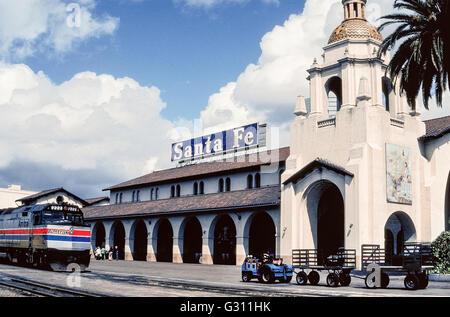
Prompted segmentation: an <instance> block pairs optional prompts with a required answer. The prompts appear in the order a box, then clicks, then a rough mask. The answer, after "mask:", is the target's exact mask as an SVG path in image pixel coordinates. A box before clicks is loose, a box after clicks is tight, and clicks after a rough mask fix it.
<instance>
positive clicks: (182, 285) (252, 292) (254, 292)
mask: <svg viewBox="0 0 450 317" xmlns="http://www.w3.org/2000/svg"><path fill="white" fill-rule="evenodd" d="M139 284H140V285H147V286H156V287H162V288H172V289H181V290H189V291H199V292H209V293H219V294H227V295H230V296H238V297H296V296H298V294H293V293H292V292H289V291H281V290H277V289H275V288H274V289H261V288H259V289H250V288H245V287H238V286H232V287H231V286H229V287H224V286H213V285H206V284H194V283H190V282H184V281H166V280H164V281H163V280H156V279H148V280H146V281H142V282H141V283H139ZM302 296H305V297H308V296H314V297H318V296H319V297H320V296H326V295H321V294H317V293H311V294H308V293H303V294H302Z"/></svg>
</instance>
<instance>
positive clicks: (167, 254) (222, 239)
mask: <svg viewBox="0 0 450 317" xmlns="http://www.w3.org/2000/svg"><path fill="white" fill-rule="evenodd" d="M288 155H289V148H281V149H278V150H273V151H260V152H257V153H254V154H243V155H240V156H236V157H234V158H233V159H232V160H230V159H226V160H220V161H213V162H206V163H200V164H193V165H187V166H183V167H177V168H173V169H168V170H162V171H156V172H154V173H151V174H148V175H145V176H142V177H139V178H136V179H132V180H130V181H127V182H124V183H121V184H118V185H115V186H112V187H110V188H107V189H106V190H109V191H110V199H111V203H110V204H109V205H105V206H90V207H87V208H85V209H84V210H83V212H84V214H85V219H86V221H88V222H90V223H91V229H92V235H91V241H92V247H93V248H95V247H97V246H105V247H106V248H107V249H109V248H111V247H113V246H118V248H119V258H122V259H126V260H147V261H161V262H175V263H203V264H239V263H241V262H242V261H243V260H244V258H245V256H246V255H247V254H254V255H261V254H262V253H263V252H267V251H269V252H271V253H273V254H276V251H277V250H280V232H279V228H280V177H281V173H282V171H283V170H284V165H285V160H286V158H287V157H288Z"/></svg>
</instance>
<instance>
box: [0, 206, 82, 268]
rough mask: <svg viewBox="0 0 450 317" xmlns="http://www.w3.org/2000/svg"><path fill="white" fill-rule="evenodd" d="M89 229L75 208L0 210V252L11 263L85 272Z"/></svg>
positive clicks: (36, 207) (42, 207)
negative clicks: (69, 267)
mask: <svg viewBox="0 0 450 317" xmlns="http://www.w3.org/2000/svg"><path fill="white" fill-rule="evenodd" d="M90 237H91V231H90V227H89V225H87V224H85V222H84V218H83V213H82V212H81V210H80V208H78V207H77V206H71V205H67V204H64V203H63V204H43V205H34V206H23V207H19V208H15V209H5V210H0V252H2V253H6V254H7V256H8V259H9V260H10V261H11V262H17V263H19V264H29V265H33V266H47V265H49V266H50V267H51V268H52V269H53V270H55V271H66V270H67V267H68V265H69V264H71V263H75V264H78V265H79V269H80V270H81V271H84V270H85V269H86V268H87V267H88V266H89V261H90V240H91V239H90Z"/></svg>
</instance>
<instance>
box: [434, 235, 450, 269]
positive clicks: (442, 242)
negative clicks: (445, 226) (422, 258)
mask: <svg viewBox="0 0 450 317" xmlns="http://www.w3.org/2000/svg"><path fill="white" fill-rule="evenodd" d="M431 247H432V249H433V255H434V256H435V258H436V267H435V269H434V271H435V272H436V273H438V274H450V231H446V232H442V233H441V235H440V236H439V237H437V238H436V240H434V241H433V243H432V244H431Z"/></svg>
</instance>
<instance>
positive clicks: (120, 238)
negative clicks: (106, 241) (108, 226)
mask: <svg viewBox="0 0 450 317" xmlns="http://www.w3.org/2000/svg"><path fill="white" fill-rule="evenodd" d="M112 230H114V235H113V248H114V250H116V247H117V249H118V251H119V260H124V259H125V228H124V226H123V224H122V222H121V221H116V222H115V223H114V225H113V228H112ZM114 252H115V251H114Z"/></svg>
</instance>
